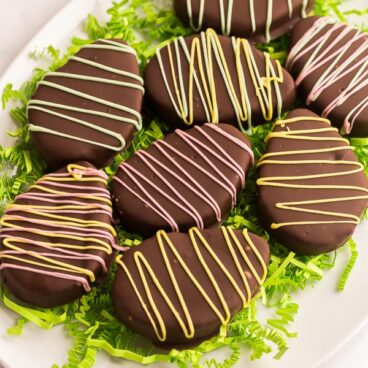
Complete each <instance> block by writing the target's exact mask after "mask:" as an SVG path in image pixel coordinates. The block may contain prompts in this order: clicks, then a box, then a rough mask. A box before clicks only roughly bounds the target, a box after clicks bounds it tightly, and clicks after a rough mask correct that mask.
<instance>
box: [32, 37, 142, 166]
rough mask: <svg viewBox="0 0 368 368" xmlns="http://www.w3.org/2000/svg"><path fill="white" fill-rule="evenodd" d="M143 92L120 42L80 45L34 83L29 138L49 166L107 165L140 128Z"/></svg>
mask: <svg viewBox="0 0 368 368" xmlns="http://www.w3.org/2000/svg"><path fill="white" fill-rule="evenodd" d="M143 92H144V89H143V80H142V78H141V77H140V76H139V67H138V63H137V58H136V53H135V51H134V50H133V49H132V48H131V47H130V46H128V45H127V44H126V43H125V42H122V41H119V40H102V39H101V40H98V41H96V42H95V43H92V44H88V45H84V46H82V47H81V49H80V51H79V52H78V53H77V54H76V55H74V56H71V57H70V58H69V60H68V62H67V63H66V64H65V65H64V66H62V67H61V68H59V69H58V70H56V71H53V72H48V73H46V75H45V77H44V78H43V79H42V80H41V81H40V82H39V83H38V86H37V90H36V92H35V94H34V95H33V96H32V99H31V100H30V101H29V103H28V107H27V113H28V119H29V131H30V135H31V139H32V142H33V143H34V145H35V146H36V148H37V150H38V151H39V152H40V154H41V155H42V157H43V158H44V159H45V161H46V162H47V163H48V164H49V166H50V167H53V168H59V167H61V166H64V165H67V164H68V163H70V162H76V161H79V160H87V161H89V162H91V163H92V164H94V165H95V166H96V167H103V166H106V165H107V164H108V163H109V162H111V160H112V159H113V157H114V156H115V155H116V154H117V153H119V152H120V151H122V150H123V149H124V148H125V147H126V146H127V145H129V143H130V141H131V140H132V138H133V136H134V133H135V132H136V131H137V130H140V129H141V127H142V118H141V115H140V110H141V104H142V99H143Z"/></svg>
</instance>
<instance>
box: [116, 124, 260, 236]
mask: <svg viewBox="0 0 368 368" xmlns="http://www.w3.org/2000/svg"><path fill="white" fill-rule="evenodd" d="M253 160H254V157H253V152H252V149H251V145H250V142H249V141H248V139H247V138H245V136H244V135H243V134H242V133H241V132H240V131H239V130H238V129H236V128H235V127H233V126H231V125H228V124H204V125H202V126H195V127H194V128H192V129H189V130H187V131H183V130H179V129H177V130H175V132H174V133H171V134H169V135H167V136H166V137H165V138H164V139H162V140H158V141H156V142H154V143H153V144H152V146H150V147H149V148H147V149H146V150H138V151H136V152H135V154H134V155H133V156H132V157H130V158H129V159H128V160H127V161H124V162H122V163H121V164H120V167H119V169H118V171H117V173H116V175H115V176H114V178H113V184H112V199H113V203H114V206H115V208H116V210H117V214H118V215H119V217H120V219H121V221H122V224H123V226H124V227H125V228H126V229H127V230H128V231H130V232H133V233H138V234H142V235H143V236H145V237H150V236H152V235H154V234H155V233H156V231H158V230H167V231H188V230H189V229H190V228H191V227H193V226H197V227H199V228H201V229H203V228H206V227H213V226H217V225H219V224H220V223H221V222H222V221H223V220H224V219H225V218H226V217H227V216H228V215H229V212H230V210H231V208H233V207H234V206H235V205H236V203H237V198H238V194H239V192H240V191H241V190H242V189H244V188H245V185H246V176H247V173H248V171H249V169H250V167H251V166H252V165H253Z"/></svg>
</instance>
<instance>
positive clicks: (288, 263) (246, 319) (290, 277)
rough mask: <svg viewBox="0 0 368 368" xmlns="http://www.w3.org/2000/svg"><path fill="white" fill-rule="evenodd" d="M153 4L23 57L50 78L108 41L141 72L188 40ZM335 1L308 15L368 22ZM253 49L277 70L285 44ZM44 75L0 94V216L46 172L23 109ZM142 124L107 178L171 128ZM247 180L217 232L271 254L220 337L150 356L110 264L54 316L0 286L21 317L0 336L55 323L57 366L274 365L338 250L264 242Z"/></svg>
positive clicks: (91, 24)
mask: <svg viewBox="0 0 368 368" xmlns="http://www.w3.org/2000/svg"><path fill="white" fill-rule="evenodd" d="M157 3H159V1H152V0H131V1H128V0H123V1H119V2H113V4H112V7H111V8H110V9H109V10H108V15H109V20H108V21H107V22H106V23H105V24H101V23H100V22H99V21H98V20H97V19H96V18H94V17H93V16H91V15H90V16H88V18H87V20H86V25H85V31H86V34H87V38H86V39H80V38H73V39H72V41H71V46H70V47H69V49H68V50H67V52H66V54H65V55H61V53H60V51H58V50H56V49H55V48H54V47H52V46H49V47H48V48H47V49H45V50H42V51H41V52H34V53H33V54H32V55H31V57H32V58H37V59H39V58H49V59H51V64H50V67H49V70H56V69H58V68H59V67H60V66H62V65H63V64H65V63H66V61H67V60H68V58H69V57H70V55H73V54H74V53H76V52H77V51H78V49H79V48H80V47H81V46H82V45H84V44H86V43H89V42H92V41H94V40H96V39H98V38H112V37H114V38H120V39H123V40H125V41H127V42H129V43H130V44H131V45H132V46H133V47H134V48H135V49H136V50H137V54H138V57H139V61H140V65H141V68H142V70H143V69H144V67H145V65H146V63H147V61H148V60H149V59H150V58H151V57H152V56H153V55H154V53H155V51H156V49H157V48H158V47H161V46H163V45H165V44H167V43H168V42H170V41H172V40H173V39H175V38H176V37H179V36H185V35H188V34H190V33H191V31H190V30H189V29H188V28H186V27H184V26H183V25H182V24H181V23H180V21H179V20H178V19H177V18H176V17H175V15H174V13H173V11H172V10H167V7H166V8H165V7H161V6H160V5H157ZM160 3H162V1H161V2H160ZM343 3H344V1H342V0H316V1H315V7H314V14H317V15H333V16H336V17H338V18H339V19H340V20H341V21H346V19H347V17H348V16H349V15H350V14H354V15H355V16H358V18H359V16H363V15H365V14H368V9H366V10H362V11H346V12H343V11H341V10H339V9H340V6H341V5H342V4H343ZM128 4H129V6H127V5H128ZM355 19H356V18H355ZM257 46H258V47H259V48H260V49H261V50H264V51H267V52H269V53H270V54H271V56H272V57H273V58H275V59H279V60H280V61H281V62H282V63H283V62H284V61H285V59H286V56H287V47H288V36H284V37H281V38H280V39H278V40H274V41H272V42H270V43H267V44H262V45H257ZM45 73H46V70H42V69H39V68H37V69H36V70H35V71H34V75H33V78H32V79H31V80H30V81H28V82H26V83H24V84H23V85H22V87H21V88H20V90H14V89H13V86H12V85H11V84H9V85H7V86H6V87H5V90H4V92H3V94H2V106H3V108H5V106H6V105H7V104H9V103H12V109H11V110H10V114H11V116H12V119H13V120H14V122H15V123H16V130H15V131H14V132H11V133H10V135H11V136H12V137H14V138H15V140H16V141H15V144H14V145H13V146H12V147H9V148H5V147H0V171H1V173H2V177H1V178H0V198H1V200H0V215H1V214H2V212H3V211H4V208H5V206H6V205H7V204H8V203H11V202H12V201H13V200H14V198H15V196H16V195H18V194H20V193H22V192H24V191H26V190H27V188H28V187H29V185H30V184H32V183H33V182H35V181H36V180H37V179H38V178H40V177H41V176H42V175H43V172H44V170H45V167H46V166H45V164H44V162H43V161H42V159H41V158H40V157H39V155H38V154H37V152H36V151H35V149H34V148H33V146H32V144H31V143H30V141H29V135H28V131H27V118H26V105H27V101H28V100H29V99H30V98H31V96H32V95H33V93H34V92H35V89H36V85H37V82H38V81H39V80H41V79H42V77H43V76H44V75H45ZM144 120H145V121H144V129H142V131H140V132H138V133H137V135H136V137H135V139H134V141H133V143H132V145H131V146H130V147H129V149H128V150H127V151H126V152H124V153H122V154H120V155H118V156H117V157H116V158H115V160H114V162H113V163H112V165H111V166H109V167H107V168H105V171H106V173H107V174H108V175H110V176H111V175H112V174H113V173H114V172H115V171H116V169H117V167H118V165H119V163H120V162H121V161H122V160H126V159H127V158H128V157H130V156H131V155H132V154H133V152H134V151H135V150H137V149H144V148H147V147H148V146H150V145H151V144H152V142H154V141H155V140H157V139H161V138H163V137H164V135H165V134H167V133H168V132H169V127H168V126H167V125H166V124H165V123H163V122H162V121H159V120H157V119H156V118H154V117H152V116H146V117H145V118H144ZM271 129H272V124H265V125H262V126H258V127H256V128H255V129H254V133H253V135H252V136H251V137H249V139H250V140H251V141H252V144H253V149H254V152H255V156H256V159H258V158H259V157H260V156H261V155H262V153H263V152H264V149H265V143H264V139H265V137H266V136H267V134H268V133H269V132H270V130H271ZM351 143H352V145H354V147H355V152H356V154H357V156H358V157H359V159H360V160H361V162H362V163H363V164H364V167H365V170H366V173H368V138H367V139H351ZM255 179H256V171H255V169H254V168H253V169H252V170H251V172H250V174H249V177H248V180H247V188H246V190H245V191H244V192H243V193H242V194H241V195H240V198H239V203H238V205H237V207H236V208H234V209H233V210H232V211H231V213H230V215H229V217H228V219H227V221H226V222H225V224H226V225H228V226H232V227H233V228H237V229H242V228H247V229H249V230H250V231H252V232H254V233H256V234H258V235H261V236H263V237H265V238H266V239H267V240H268V241H269V242H270V244H271V250H272V256H271V261H270V265H269V270H268V277H267V279H266V282H265V284H264V285H263V287H262V289H261V292H260V293H259V295H258V296H257V297H256V299H255V300H253V301H252V302H251V303H250V305H249V306H248V308H246V309H244V310H242V311H241V312H240V313H238V314H237V315H236V316H235V317H234V319H233V320H232V321H231V322H230V323H229V325H227V326H223V327H222V328H221V331H220V334H219V336H216V337H214V338H212V339H211V340H209V341H205V342H203V343H202V344H201V345H199V346H197V347H194V348H191V349H188V350H183V351H178V350H171V351H170V352H164V351H159V350H157V349H156V348H154V347H153V346H152V345H151V344H150V343H149V342H148V341H146V340H145V339H143V338H142V337H140V336H138V335H137V334H135V333H134V332H133V331H131V330H129V329H128V328H127V327H126V326H124V325H122V324H121V323H120V322H119V321H118V320H117V319H116V317H115V314H114V309H113V306H112V301H111V295H110V290H111V284H112V280H113V278H114V274H115V271H116V266H113V269H112V270H111V272H110V273H109V274H108V277H107V278H106V280H105V281H104V283H103V285H102V286H101V287H100V288H95V289H93V290H92V291H91V293H89V294H88V295H85V296H83V297H82V298H81V299H80V300H78V301H76V302H74V303H72V304H70V305H67V306H64V307H60V308H54V309H49V310H44V309H35V308H31V307H29V306H25V305H21V304H19V302H18V303H17V302H16V301H14V300H13V299H12V297H11V296H10V295H9V293H8V292H7V290H5V288H4V287H2V288H1V289H0V300H2V303H3V304H4V306H6V307H7V308H9V309H11V310H13V311H14V312H16V313H17V314H18V315H19V318H18V320H17V322H16V324H15V326H13V327H10V328H9V329H8V333H9V334H10V335H20V334H21V333H22V331H23V328H24V326H25V324H26V323H27V322H31V323H33V324H35V325H37V326H39V327H40V328H43V329H50V328H53V327H54V326H55V325H60V324H62V325H63V326H64V327H65V329H66V330H67V331H68V333H69V335H70V337H71V338H72V340H73V345H72V347H71V349H70V351H69V354H68V358H67V362H66V363H65V365H64V366H63V367H64V368H91V367H93V365H94V362H95V357H96V354H97V352H98V351H101V350H102V351H105V352H106V353H108V354H110V355H111V356H114V357H118V358H122V359H126V360H130V361H134V362H138V363H141V364H151V363H155V362H167V363H174V364H176V365H177V366H178V367H180V368H186V367H188V366H193V367H197V368H200V367H206V368H230V367H232V366H233V365H234V364H235V363H236V362H237V361H238V360H239V358H240V349H241V347H242V346H246V347H248V348H249V350H250V352H251V359H258V358H261V357H262V356H263V355H264V354H269V353H271V352H274V357H275V358H276V359H278V358H280V357H281V356H282V355H283V354H284V353H285V352H286V351H287V349H288V344H287V339H288V338H294V337H295V336H296V333H295V332H291V331H290V330H289V329H290V324H291V323H292V322H293V320H294V317H295V315H296V313H297V312H298V305H297V304H295V303H294V302H293V301H292V296H291V295H292V294H293V293H294V292H296V291H298V290H302V289H304V288H305V287H307V286H308V285H310V284H311V283H313V282H316V281H319V280H321V278H322V277H323V274H324V272H325V271H326V270H329V269H331V268H332V267H333V266H334V264H335V258H336V252H335V253H331V254H323V255H320V256H317V257H300V256H296V255H295V254H294V253H292V252H289V251H288V250H287V249H286V248H285V247H283V246H282V245H281V244H278V243H276V242H275V241H274V240H273V239H269V237H268V234H267V233H265V231H264V229H263V228H262V227H261V225H260V223H259V220H258V218H259V217H258V213H257V203H256V200H257V198H256V184H255ZM117 230H118V238H119V241H120V243H121V245H124V246H129V247H133V246H137V245H139V244H140V243H141V241H142V238H141V237H140V236H138V235H134V234H129V233H127V232H126V231H124V230H123V229H121V228H120V227H118V229H117ZM347 246H348V247H349V249H350V251H351V259H350V261H349V262H348V265H347V267H346V269H345V270H344V272H343V274H342V276H341V279H340V281H339V282H338V285H337V289H338V290H343V289H344V287H345V285H346V283H347V281H348V277H349V274H350V272H351V270H352V268H353V266H354V264H355V261H356V259H357V256H358V253H357V250H356V246H355V244H354V242H353V241H352V240H350V241H349V243H348V245H347ZM260 303H262V304H263V305H265V306H266V307H269V308H272V312H273V316H271V317H270V318H269V319H268V320H267V321H265V322H261V321H260V320H259V319H258V314H257V307H258V306H259V304H260ZM221 347H224V348H226V349H227V351H228V352H229V353H228V354H227V357H226V358H225V360H224V361H223V362H219V361H217V360H215V359H213V358H210V357H208V356H207V355H206V354H207V353H209V352H211V351H213V350H216V349H218V348H221ZM54 368H56V366H54Z"/></svg>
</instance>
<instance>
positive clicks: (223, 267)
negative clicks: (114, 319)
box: [112, 227, 270, 347]
mask: <svg viewBox="0 0 368 368" xmlns="http://www.w3.org/2000/svg"><path fill="white" fill-rule="evenodd" d="M269 257H270V250H269V246H268V244H267V242H266V241H265V240H264V239H262V238H260V237H258V236H257V235H254V234H251V233H248V232H247V230H232V229H230V228H225V227H222V228H221V229H211V230H209V229H206V230H198V229H197V228H192V229H190V230H189V233H166V232H164V231H162V230H160V231H158V232H157V234H156V236H154V237H152V238H150V239H148V240H146V241H144V242H143V243H142V244H141V245H139V246H137V247H135V248H132V249H130V250H129V251H127V252H125V253H124V255H123V256H118V258H117V264H118V271H117V274H116V277H115V280H114V284H113V290H112V295H113V301H114V306H115V310H116V313H117V315H118V317H119V319H120V320H121V321H122V322H123V323H124V324H126V325H127V326H128V327H130V328H132V329H133V330H135V331H136V332H138V333H140V334H141V335H143V336H146V337H148V338H149V339H151V340H152V341H153V342H154V343H155V344H158V345H163V346H165V347H173V346H175V347H184V346H185V345H188V344H190V345H193V344H197V343H199V342H201V341H202V340H205V339H208V338H210V337H212V336H214V335H216V334H217V333H218V332H219V329H220V327H221V326H226V325H227V324H228V323H229V322H230V321H231V318H232V317H233V316H234V315H235V314H236V313H237V312H239V311H240V310H241V309H242V308H244V307H246V306H247V305H248V303H249V301H250V300H251V298H252V297H253V296H254V295H255V294H256V293H257V291H258V290H259V288H260V286H261V285H262V284H263V282H264V280H265V278H266V274H267V265H268V262H269Z"/></svg>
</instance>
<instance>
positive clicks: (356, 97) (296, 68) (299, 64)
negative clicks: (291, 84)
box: [289, 17, 368, 137]
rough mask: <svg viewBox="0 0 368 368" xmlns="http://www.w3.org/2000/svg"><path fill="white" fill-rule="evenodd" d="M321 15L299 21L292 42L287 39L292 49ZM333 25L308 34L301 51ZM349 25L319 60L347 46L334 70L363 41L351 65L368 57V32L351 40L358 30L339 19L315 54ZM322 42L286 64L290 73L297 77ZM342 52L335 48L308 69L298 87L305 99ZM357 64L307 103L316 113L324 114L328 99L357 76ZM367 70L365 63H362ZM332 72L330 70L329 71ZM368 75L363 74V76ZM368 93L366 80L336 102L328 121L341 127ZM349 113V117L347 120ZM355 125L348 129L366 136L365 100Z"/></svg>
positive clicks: (333, 98)
mask: <svg viewBox="0 0 368 368" xmlns="http://www.w3.org/2000/svg"><path fill="white" fill-rule="evenodd" d="M320 19H321V18H320V17H310V18H307V19H305V20H302V21H300V22H299V23H298V24H297V25H296V26H295V28H294V29H293V31H292V33H291V42H290V49H292V48H293V47H294V46H295V45H296V44H297V42H298V41H300V40H301V39H302V37H303V36H304V35H305V34H306V32H308V31H309V30H310V28H311V27H312V26H313V25H314V24H315V22H316V21H318V20H320ZM333 26H334V24H332V23H331V24H328V25H327V26H326V27H324V28H323V29H322V30H321V31H320V32H319V33H318V34H317V35H316V36H314V37H313V38H311V40H310V41H309V42H308V43H307V45H306V46H305V47H303V52H304V51H305V50H306V48H307V47H308V46H309V45H311V44H312V43H313V42H314V41H316V40H317V39H322V38H323V37H324V36H325V35H326V34H327V33H328V32H329V31H330V30H331V28H332V27H333ZM348 27H349V28H350V32H348V33H346V34H345V35H344V36H343V37H342V38H341V39H340V40H339V41H338V42H337V43H336V44H335V45H333V47H332V48H331V50H330V51H329V52H328V53H327V55H326V56H324V57H323V59H322V60H327V57H328V56H330V55H331V54H332V53H334V52H336V51H337V50H338V49H339V48H341V47H344V46H346V45H348V49H347V50H346V51H345V52H344V54H343V57H342V58H341V59H340V60H339V61H338V63H337V64H336V65H335V66H334V67H333V71H335V70H336V68H337V67H340V66H341V65H342V64H343V63H344V62H346V60H347V59H348V58H349V57H350V56H351V55H352V54H353V53H354V52H355V51H357V49H358V48H359V47H361V46H362V45H363V44H364V43H365V44H366V46H365V51H364V52H362V53H361V54H360V55H358V56H357V57H356V58H354V60H353V62H352V63H351V65H352V66H355V65H357V66H358V63H360V62H361V61H362V60H363V59H367V57H368V44H367V42H368V41H367V40H368V35H367V34H364V33H362V32H361V33H360V34H361V35H362V37H361V38H360V39H359V40H356V41H353V36H354V35H355V34H356V33H357V32H358V31H357V30H356V29H354V28H353V27H351V26H347V25H343V24H342V23H341V27H340V28H338V29H336V30H335V31H333V32H332V33H331V34H330V35H329V36H328V39H327V41H326V43H325V44H324V45H323V47H322V48H321V49H320V51H319V52H317V53H316V54H315V55H316V57H318V56H319V55H320V53H321V52H324V51H325V50H326V48H327V47H329V46H330V45H331V43H332V42H333V41H335V40H337V38H338V37H340V36H341V35H342V32H345V31H346V30H347V29H348ZM320 43H321V42H317V44H316V45H315V46H314V47H312V48H310V49H309V50H308V51H307V52H304V54H303V55H302V56H301V57H299V58H298V60H296V61H295V63H294V64H293V65H292V67H290V68H289V71H290V73H291V74H292V75H293V76H294V77H295V78H297V77H298V76H299V75H300V73H301V72H302V70H303V68H304V67H305V64H306V62H307V61H308V59H309V58H310V57H311V56H312V54H313V53H315V52H316V48H317V47H318V46H319V45H320ZM341 54H342V52H340V51H339V52H338V54H337V55H335V56H334V57H333V58H332V59H331V60H328V61H327V62H326V63H324V64H323V65H321V66H319V67H317V68H315V69H314V70H313V71H312V72H311V73H309V74H308V75H307V76H306V77H305V78H304V79H303V80H302V81H301V83H300V85H299V86H298V88H297V91H298V94H299V96H300V97H301V98H302V99H303V100H304V101H306V100H307V98H308V95H309V94H310V92H311V91H312V89H313V88H314V87H315V85H316V82H317V81H318V80H319V79H320V78H321V77H322V75H323V74H324V73H325V72H326V71H327V68H329V67H330V66H331V63H332V62H334V61H335V59H336V58H337V57H338V56H340V55H341ZM359 69H360V66H358V67H357V68H354V70H352V71H350V72H348V73H344V75H341V77H339V78H338V79H337V80H336V81H335V82H334V83H331V84H329V85H328V86H326V88H325V89H324V90H323V92H322V93H321V95H320V96H319V97H318V98H317V99H316V100H314V101H312V102H311V103H310V104H309V105H308V107H309V108H310V109H311V110H313V111H315V112H316V113H317V114H323V112H324V110H325V109H326V108H327V107H328V105H329V104H330V103H331V101H333V100H335V99H336V98H338V97H339V96H341V94H342V93H344V91H346V89H347V87H348V86H349V84H350V83H351V82H352V81H353V79H354V78H355V77H356V76H357V74H358V71H359ZM365 70H366V72H367V70H368V67H367V66H366V67H365ZM329 74H331V72H330V73H329ZM366 79H367V76H366V77H365V80H366ZM357 85H358V83H357V82H355V83H353V87H354V88H355V87H357ZM367 95H368V84H366V85H365V87H363V88H361V89H359V90H358V91H355V92H354V93H353V94H352V95H351V97H350V98H349V99H347V100H346V101H345V102H343V103H341V104H338V105H337V106H336V107H335V108H334V109H333V110H332V111H331V112H330V113H329V114H328V115H327V118H329V119H331V122H332V124H333V125H334V126H336V127H337V128H339V129H340V128H342V127H343V124H344V121H345V119H346V118H347V116H348V114H349V113H350V112H351V111H352V110H353V109H354V108H355V107H356V106H357V105H358V104H360V103H361V102H363V100H365V99H366V98H367ZM351 120H352V117H351V118H350V121H351ZM354 120H355V121H354V125H353V128H352V130H351V132H350V133H349V135H350V136H352V137H367V136H368V104H367V105H366V107H365V108H364V109H363V110H362V111H361V112H360V113H359V115H357V117H356V119H354Z"/></svg>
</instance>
